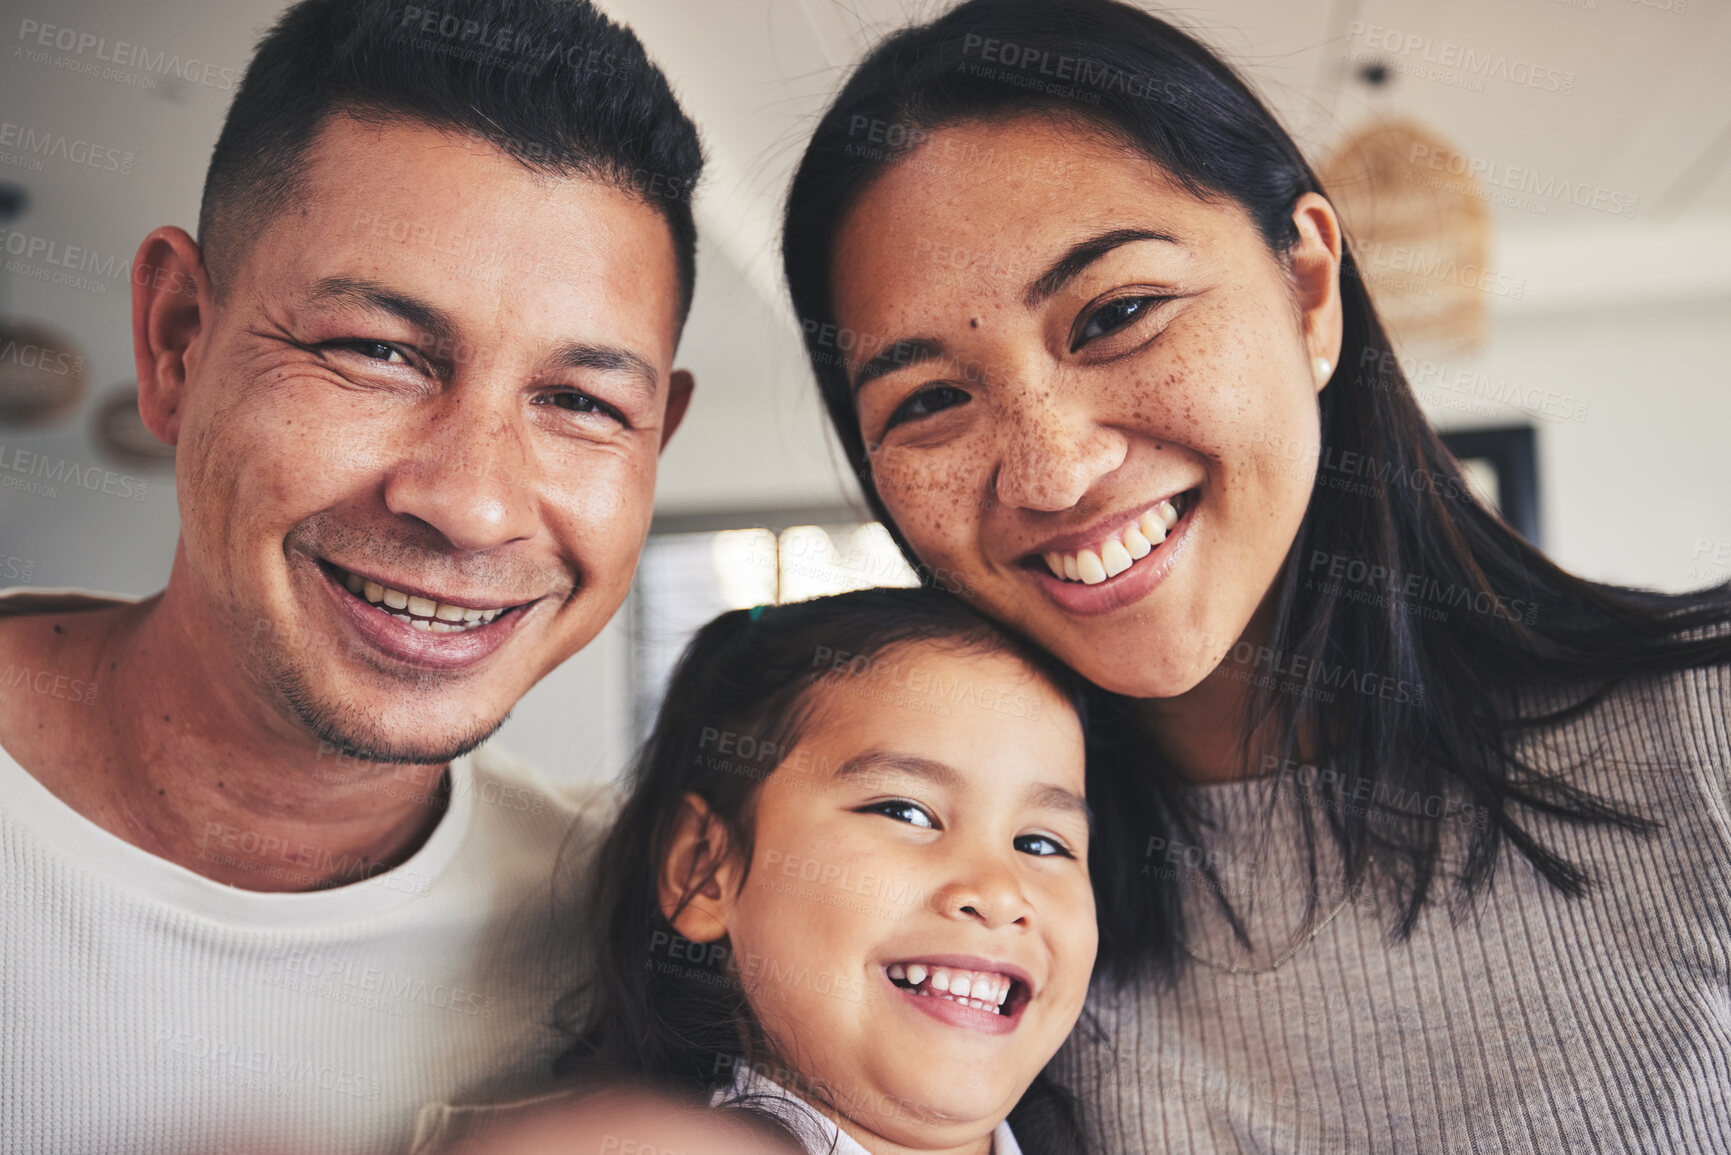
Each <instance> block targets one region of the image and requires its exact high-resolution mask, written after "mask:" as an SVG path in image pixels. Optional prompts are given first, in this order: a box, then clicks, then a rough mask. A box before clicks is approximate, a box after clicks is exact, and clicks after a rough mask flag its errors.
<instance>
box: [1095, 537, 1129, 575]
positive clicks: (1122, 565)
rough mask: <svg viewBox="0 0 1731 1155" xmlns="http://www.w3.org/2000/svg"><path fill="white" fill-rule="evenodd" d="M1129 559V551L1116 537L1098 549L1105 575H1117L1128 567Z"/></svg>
mask: <svg viewBox="0 0 1731 1155" xmlns="http://www.w3.org/2000/svg"><path fill="white" fill-rule="evenodd" d="M1130 561H1131V558H1130V551H1129V550H1127V549H1125V548H1124V543H1123V542H1121V541H1118V540H1117V539H1113V540H1112V541H1109V542H1107V543H1106V544H1105V545H1104V546H1103V547H1101V549H1100V564H1102V565H1104V566H1105V567H1106V576H1107V577H1117V576H1118V575H1119V574H1121V573H1123V572H1124V571H1125V570H1127V569H1129V568H1130Z"/></svg>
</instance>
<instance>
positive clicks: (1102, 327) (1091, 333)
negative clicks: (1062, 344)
mask: <svg viewBox="0 0 1731 1155" xmlns="http://www.w3.org/2000/svg"><path fill="white" fill-rule="evenodd" d="M1160 300H1161V298H1159V297H1125V298H1123V299H1121V300H1117V301H1109V302H1107V303H1106V304H1104V305H1102V306H1101V307H1100V308H1098V309H1096V310H1095V311H1094V315H1093V316H1091V317H1089V318H1088V320H1087V321H1085V322H1084V323H1083V325H1082V329H1081V331H1080V332H1078V333H1077V334H1076V340H1075V341H1074V342H1072V343H1071V345H1070V352H1072V353H1074V352H1075V351H1076V350H1078V349H1080V348H1081V347H1082V346H1083V345H1086V344H1087V343H1088V342H1089V341H1092V340H1094V339H1095V338H1096V337H1104V336H1105V335H1106V334H1108V333H1112V332H1116V331H1117V330H1119V329H1122V328H1123V327H1124V326H1125V325H1128V324H1129V323H1130V322H1131V321H1134V320H1136V318H1138V317H1141V316H1143V315H1145V314H1146V313H1147V312H1148V310H1149V309H1151V308H1153V307H1154V306H1155V305H1156V304H1158V303H1159V302H1160Z"/></svg>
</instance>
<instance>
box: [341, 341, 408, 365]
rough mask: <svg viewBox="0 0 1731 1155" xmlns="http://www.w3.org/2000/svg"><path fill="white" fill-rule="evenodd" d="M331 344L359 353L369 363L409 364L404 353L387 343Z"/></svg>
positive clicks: (343, 342) (353, 342)
mask: <svg viewBox="0 0 1731 1155" xmlns="http://www.w3.org/2000/svg"><path fill="white" fill-rule="evenodd" d="M330 344H331V345H332V346H333V347H334V348H338V349H346V350H348V351H349V352H351V353H359V354H360V355H361V356H362V357H365V358H366V359H367V360H369V361H382V362H384V363H386V364H394V365H407V364H408V363H409V359H408V357H407V356H405V355H404V353H403V351H402V350H401V349H399V348H397V347H396V346H395V345H392V344H390V343H389V342H387V341H332V342H330ZM393 358H394V360H393Z"/></svg>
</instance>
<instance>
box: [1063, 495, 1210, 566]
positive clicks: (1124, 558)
mask: <svg viewBox="0 0 1731 1155" xmlns="http://www.w3.org/2000/svg"><path fill="white" fill-rule="evenodd" d="M1177 524H1178V507H1177V506H1175V505H1173V504H1172V503H1171V502H1170V501H1162V502H1161V503H1160V504H1159V505H1157V506H1155V507H1154V508H1153V509H1151V510H1149V511H1148V512H1147V513H1145V514H1143V515H1142V517H1141V518H1140V519H1139V520H1137V521H1135V522H1133V523H1132V524H1131V525H1129V526H1127V527H1126V528H1125V529H1123V530H1121V531H1120V532H1119V533H1118V535H1117V536H1116V537H1109V538H1107V539H1106V540H1105V542H1104V543H1103V544H1101V546H1100V547H1099V548H1098V549H1084V550H1081V551H1079V552H1077V553H1056V552H1054V553H1048V554H1045V555H1043V556H1044V557H1045V559H1046V566H1047V568H1048V569H1050V570H1051V571H1052V573H1053V574H1054V575H1056V576H1057V577H1059V578H1062V579H1063V580H1064V581H1072V582H1082V583H1083V584H1084V585H1091V586H1093V585H1099V584H1100V583H1101V582H1103V581H1105V580H1106V579H1107V578H1109V577H1117V576H1118V575H1119V574H1121V573H1123V572H1124V571H1125V570H1127V569H1129V568H1130V567H1131V566H1133V565H1135V564H1136V563H1137V562H1139V561H1141V560H1142V559H1143V558H1145V557H1147V556H1148V555H1149V553H1151V552H1152V551H1153V549H1154V547H1155V546H1157V545H1159V544H1160V543H1161V542H1163V541H1165V540H1166V533H1167V531H1168V530H1170V529H1171V528H1172V527H1173V526H1175V525H1177Z"/></svg>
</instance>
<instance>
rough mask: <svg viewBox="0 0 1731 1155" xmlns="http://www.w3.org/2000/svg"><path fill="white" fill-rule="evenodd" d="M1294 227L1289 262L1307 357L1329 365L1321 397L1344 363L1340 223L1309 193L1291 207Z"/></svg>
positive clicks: (1325, 203) (1321, 376) (1323, 375)
mask: <svg viewBox="0 0 1731 1155" xmlns="http://www.w3.org/2000/svg"><path fill="white" fill-rule="evenodd" d="M1292 223H1293V224H1294V225H1296V226H1297V227H1298V242H1297V243H1296V244H1295V245H1293V247H1292V251H1291V253H1290V254H1289V257H1288V263H1289V267H1290V269H1291V271H1292V284H1293V289H1294V291H1295V292H1296V293H1297V296H1298V309H1299V315H1300V316H1301V317H1302V318H1303V322H1304V343H1305V346H1306V348H1307V350H1308V352H1307V354H1306V355H1307V356H1308V357H1309V358H1310V361H1311V363H1312V364H1313V365H1314V364H1315V362H1316V359H1317V358H1318V357H1320V358H1322V359H1323V360H1325V361H1327V362H1328V364H1329V366H1330V372H1327V373H1317V374H1316V377H1317V381H1316V391H1317V392H1318V393H1320V392H1322V388H1323V386H1325V385H1327V384H1328V382H1329V379H1330V378H1331V377H1332V376H1333V372H1332V370H1333V368H1334V367H1336V366H1338V365H1339V364H1340V343H1341V309H1340V251H1341V240H1340V218H1339V217H1337V216H1335V214H1334V206H1333V205H1331V204H1329V203H1328V200H1327V198H1326V197H1322V196H1319V195H1318V194H1316V193H1311V192H1307V193H1305V194H1304V195H1303V196H1301V197H1299V198H1298V201H1297V203H1296V204H1295V205H1294V206H1293V210H1292Z"/></svg>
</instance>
